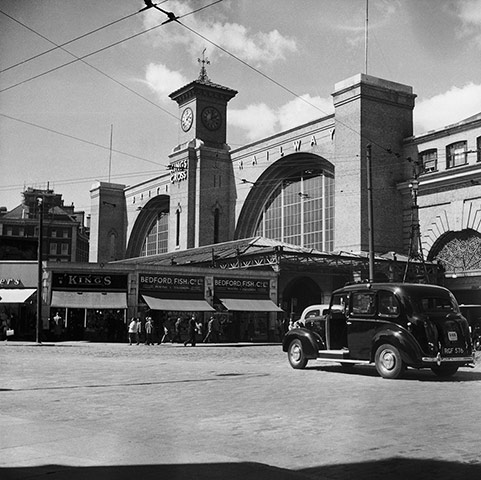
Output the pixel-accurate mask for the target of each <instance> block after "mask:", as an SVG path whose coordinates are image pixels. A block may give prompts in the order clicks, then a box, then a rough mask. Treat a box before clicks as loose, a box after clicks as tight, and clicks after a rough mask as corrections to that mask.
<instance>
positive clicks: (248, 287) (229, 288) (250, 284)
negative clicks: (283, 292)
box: [214, 277, 270, 298]
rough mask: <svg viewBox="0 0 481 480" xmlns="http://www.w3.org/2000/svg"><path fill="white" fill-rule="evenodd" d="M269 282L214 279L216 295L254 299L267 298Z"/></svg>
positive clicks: (243, 279) (263, 279)
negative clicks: (234, 295)
mask: <svg viewBox="0 0 481 480" xmlns="http://www.w3.org/2000/svg"><path fill="white" fill-rule="evenodd" d="M269 287H270V282H269V280H267V279H265V278H225V277H214V290H215V293H216V295H218V296H222V295H232V294H237V295H242V296H246V297H247V296H252V297H255V298H261V297H265V298H269Z"/></svg>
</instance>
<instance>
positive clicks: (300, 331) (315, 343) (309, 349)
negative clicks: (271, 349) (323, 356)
mask: <svg viewBox="0 0 481 480" xmlns="http://www.w3.org/2000/svg"><path fill="white" fill-rule="evenodd" d="M295 339H299V340H300V341H301V344H302V350H303V352H304V355H305V356H306V358H317V356H318V352H319V349H320V348H321V349H322V348H325V346H324V342H323V341H322V339H321V337H320V336H319V335H317V334H316V333H314V332H312V331H311V330H307V329H306V328H294V329H293V330H289V331H288V332H287V333H286V335H285V336H284V340H283V341H282V350H283V351H284V352H287V351H288V349H289V345H290V344H291V342H292V341H293V340H295Z"/></svg>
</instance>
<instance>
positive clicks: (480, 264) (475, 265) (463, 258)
mask: <svg viewBox="0 0 481 480" xmlns="http://www.w3.org/2000/svg"><path fill="white" fill-rule="evenodd" d="M428 260H431V261H436V260H437V261H438V262H440V263H441V264H442V266H443V267H444V270H445V271H446V273H451V274H455V275H460V274H465V273H467V272H469V271H474V270H481V234H480V233H479V232H477V231H475V230H471V229H466V230H462V231H460V232H447V233H445V234H444V235H442V236H441V237H439V238H438V240H436V242H435V243H434V245H433V247H432V249H431V251H430V252H429V255H428Z"/></svg>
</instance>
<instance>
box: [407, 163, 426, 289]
mask: <svg viewBox="0 0 481 480" xmlns="http://www.w3.org/2000/svg"><path fill="white" fill-rule="evenodd" d="M418 176H419V173H418V165H417V164H415V165H414V168H413V179H412V181H411V183H410V184H409V188H410V189H411V235H410V239H409V254H408V260H407V262H406V269H405V270H404V277H403V282H405V281H406V279H407V274H408V270H409V264H410V263H411V261H413V260H414V261H418V262H421V267H422V269H423V277H424V281H426V282H429V275H428V270H427V267H426V263H425V261H424V255H423V247H422V243H421V228H420V225H419V205H418V192H419V180H418Z"/></svg>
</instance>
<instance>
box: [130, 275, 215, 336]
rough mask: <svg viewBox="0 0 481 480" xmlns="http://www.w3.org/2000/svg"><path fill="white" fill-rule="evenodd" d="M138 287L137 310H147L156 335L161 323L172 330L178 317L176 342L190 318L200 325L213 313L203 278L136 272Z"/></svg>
mask: <svg viewBox="0 0 481 480" xmlns="http://www.w3.org/2000/svg"><path fill="white" fill-rule="evenodd" d="M138 285H139V306H140V310H144V311H146V310H149V311H150V312H149V315H150V316H151V317H152V318H153V319H154V325H155V330H156V331H157V332H162V331H163V325H164V324H168V325H169V326H171V327H172V328H174V326H175V323H176V322H177V320H178V319H179V318H180V319H181V321H180V339H181V340H183V339H184V338H185V337H186V332H187V322H188V319H189V318H190V317H191V316H192V315H194V316H195V317H196V319H197V321H198V322H200V323H202V324H203V325H204V324H206V323H207V318H208V314H209V313H212V312H214V311H215V310H214V308H213V307H212V305H211V304H210V303H209V298H208V288H207V286H206V278H205V276H204V275H195V274H180V273H179V274H162V273H156V272H150V273H139V282H138ZM172 335H174V332H172Z"/></svg>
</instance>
